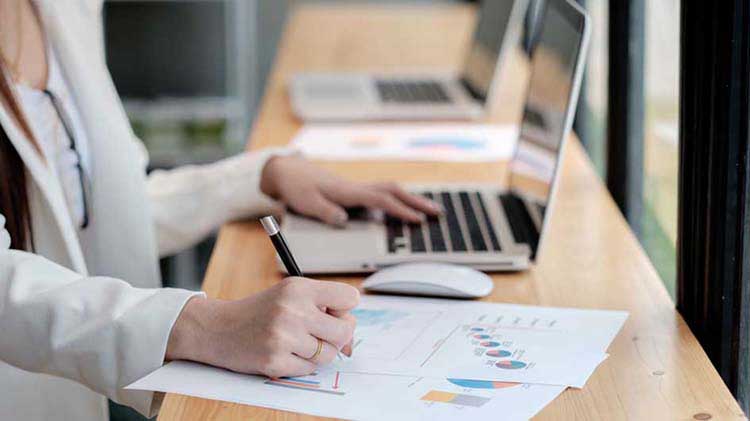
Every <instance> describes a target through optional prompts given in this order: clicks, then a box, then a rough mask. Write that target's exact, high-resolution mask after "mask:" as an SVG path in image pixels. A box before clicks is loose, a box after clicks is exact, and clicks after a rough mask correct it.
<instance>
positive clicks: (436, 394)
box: [127, 295, 627, 421]
mask: <svg viewBox="0 0 750 421" xmlns="http://www.w3.org/2000/svg"><path fill="white" fill-rule="evenodd" d="M353 313H354V316H355V317H356V318H357V329H356V331H355V338H354V339H355V341H354V345H355V347H354V356H353V357H352V358H351V359H346V360H343V361H341V360H337V361H334V363H332V364H329V365H327V366H324V367H319V368H318V371H317V372H316V373H314V374H311V375H309V376H302V377H295V378H281V379H269V378H266V377H261V376H252V375H245V374H239V373H235V372H230V371H227V370H223V369H219V368H215V367H209V366H204V365H201V364H196V363H191V362H184V361H175V362H171V363H169V364H167V365H165V366H164V367H161V368H159V369H158V370H156V371H154V372H153V373H151V374H149V375H147V376H146V377H144V378H142V379H140V380H138V381H137V382H135V383H133V384H131V385H130V386H128V387H127V388H128V389H138V390H153V391H160V392H169V393H179V394H183V395H190V396H197V397H201V398H206V399H214V400H222V401H228V402H237V403H242V404H246V405H256V406H262V407H267V408H273V409H281V410H287V411H295V412H302V413H306V414H311V415H318V416H327V417H336V418H344V419H357V420H384V419H387V420H429V421H440V420H455V419H467V420H469V419H470V420H525V419H528V418H531V417H532V416H534V415H535V414H536V413H537V412H539V411H540V410H541V409H542V408H544V407H545V406H546V405H547V404H548V403H549V402H551V401H552V400H553V399H555V397H557V396H558V395H559V394H560V393H562V391H563V390H565V386H562V385H555V383H560V384H566V383H575V384H576V385H583V383H585V380H586V379H587V378H588V375H590V371H591V370H593V368H592V367H594V368H595V367H596V366H597V365H598V364H599V363H600V362H601V361H602V360H603V359H604V358H606V350H607V347H608V346H609V343H610V342H611V341H612V339H613V338H614V336H615V335H616V334H617V332H618V331H619V329H620V328H621V326H622V324H623V322H624V321H625V319H626V318H627V313H625V312H618V311H596V310H577V309H562V308H549V307H533V306H522V305H512V304H494V303H483V302H470V301H458V300H440V299H415V298H404V297H382V296H369V295H366V296H364V297H362V301H361V304H360V306H359V307H358V308H357V309H355V310H354V312H353ZM571 350H576V352H577V353H576V354H575V355H571V352H572V351H571ZM559 355H563V356H564V358H565V359H567V360H565V362H566V364H562V362H561V360H563V358H560V357H559ZM420 370H422V371H420ZM547 371H549V373H547ZM384 372H391V373H400V374H399V375H394V374H384ZM411 372H418V373H426V375H421V374H420V375H409V374H406V373H411ZM441 373H451V374H450V375H445V374H441ZM487 373H490V374H487ZM474 374H476V377H473V376H472V375H474ZM502 378H516V379H519V380H521V379H525V378H529V379H535V380H534V381H539V382H540V383H552V384H534V383H532V382H530V381H525V380H522V381H520V382H508V381H501V380H500V379H502ZM559 379H564V381H560V380H559ZM570 379H576V380H575V382H573V381H570Z"/></svg>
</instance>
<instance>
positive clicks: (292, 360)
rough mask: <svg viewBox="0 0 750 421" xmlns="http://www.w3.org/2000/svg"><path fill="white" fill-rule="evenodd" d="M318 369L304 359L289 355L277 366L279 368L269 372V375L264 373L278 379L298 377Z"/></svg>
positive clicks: (315, 365)
mask: <svg viewBox="0 0 750 421" xmlns="http://www.w3.org/2000/svg"><path fill="white" fill-rule="evenodd" d="M317 368H318V366H317V364H315V363H313V362H312V361H308V360H306V359H304V358H301V357H298V356H296V355H293V354H289V355H288V356H287V357H286V358H284V359H283V360H282V361H281V363H280V364H279V368H276V369H273V370H271V373H265V374H266V375H267V376H269V377H271V378H275V379H278V378H280V377H299V376H307V375H308V374H312V373H314V372H315V370H316V369H317Z"/></svg>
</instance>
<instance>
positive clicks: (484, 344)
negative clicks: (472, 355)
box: [479, 341, 500, 348]
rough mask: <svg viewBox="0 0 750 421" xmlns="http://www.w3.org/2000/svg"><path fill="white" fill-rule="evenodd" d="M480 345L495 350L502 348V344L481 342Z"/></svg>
mask: <svg viewBox="0 0 750 421" xmlns="http://www.w3.org/2000/svg"><path fill="white" fill-rule="evenodd" d="M479 345H482V346H483V347H485V348H495V347H498V346H500V342H495V341H485V342H481V343H480V344H479Z"/></svg>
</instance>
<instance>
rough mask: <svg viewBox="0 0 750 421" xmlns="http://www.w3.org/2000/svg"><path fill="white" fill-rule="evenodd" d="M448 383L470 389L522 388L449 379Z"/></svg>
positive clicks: (509, 384)
mask: <svg viewBox="0 0 750 421" xmlns="http://www.w3.org/2000/svg"><path fill="white" fill-rule="evenodd" d="M448 381H449V382H451V383H453V384H455V385H456V386H459V387H466V388H470V389H505V388H508V387H514V386H520V383H510V382H493V381H488V380H471V379H448Z"/></svg>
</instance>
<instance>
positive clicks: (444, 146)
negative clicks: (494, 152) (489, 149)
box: [408, 136, 487, 152]
mask: <svg viewBox="0 0 750 421" xmlns="http://www.w3.org/2000/svg"><path fill="white" fill-rule="evenodd" d="M486 144H487V142H486V141H485V140H484V139H472V138H462V137H453V136H434V137H418V138H414V139H411V140H410V141H409V143H408V147H409V148H411V149H430V150H434V151H440V152H450V151H467V150H478V149H483V148H484V147H485V146H486Z"/></svg>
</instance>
